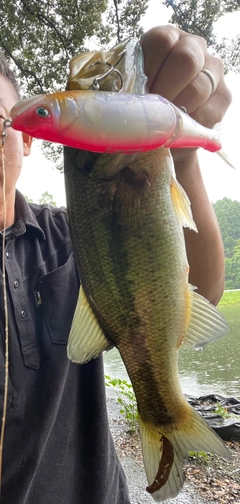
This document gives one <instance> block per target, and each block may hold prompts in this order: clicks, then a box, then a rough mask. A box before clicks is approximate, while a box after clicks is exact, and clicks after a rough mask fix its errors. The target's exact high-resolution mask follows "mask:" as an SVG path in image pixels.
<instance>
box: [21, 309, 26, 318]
mask: <svg viewBox="0 0 240 504" xmlns="http://www.w3.org/2000/svg"><path fill="white" fill-rule="evenodd" d="M26 316H27V313H26V312H25V310H22V311H21V317H22V318H25V317H26Z"/></svg>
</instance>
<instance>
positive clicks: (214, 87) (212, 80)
mask: <svg viewBox="0 0 240 504" xmlns="http://www.w3.org/2000/svg"><path fill="white" fill-rule="evenodd" d="M201 72H202V73H204V74H205V75H207V76H208V78H209V79H210V81H211V84H212V93H211V94H213V93H214V91H216V88H217V84H216V80H215V77H214V75H213V74H212V72H210V70H207V68H202V70H201Z"/></svg>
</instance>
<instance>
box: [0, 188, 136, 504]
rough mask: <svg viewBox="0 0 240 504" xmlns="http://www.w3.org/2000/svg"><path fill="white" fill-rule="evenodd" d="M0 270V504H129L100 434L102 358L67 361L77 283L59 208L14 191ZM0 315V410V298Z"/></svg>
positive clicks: (107, 440) (108, 442) (105, 430)
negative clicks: (2, 420)
mask: <svg viewBox="0 0 240 504" xmlns="http://www.w3.org/2000/svg"><path fill="white" fill-rule="evenodd" d="M6 272H7V290H8V310H9V324H8V325H9V345H10V347H9V359H10V364H9V395H8V409H7V420H6V431H5V438H4V449H3V482H2V499H1V504H129V503H130V501H129V497H128V491H127V489H126V482H125V476H124V474H123V471H122V468H121V466H120V463H119V461H118V459H117V456H116V452H115V448H114V445H113V441H112V438H111V435H110V433H109V427H108V420H107V411H106V401H105V386H104V378H103V362H102V358H98V359H96V360H93V361H91V362H89V363H88V364H85V365H81V366H80V365H77V364H73V363H71V362H70V361H69V360H68V359H67V354H66V344H67V339H68V334H69V330H70V326H71V320H72V316H73V313H74V308H75V305H76V300H77V294H78V287H79V282H78V275H77V272H76V267H75V263H74V257H73V253H72V247H71V241H70V237H69V229H68V224H67V216H66V210H65V209H64V208H60V209H55V208H52V207H50V206H49V205H43V206H42V205H33V204H28V203H27V202H26V201H25V199H24V198H23V196H22V195H21V194H20V193H19V192H17V196H16V221H15V224H14V225H13V227H12V230H11V232H10V234H9V235H8V236H7V240H6ZM0 288H1V291H2V275H1V278H0ZM0 310H1V312H0V333H1V348H0V359H1V362H0V408H1V410H2V405H3V392H4V339H5V330H4V312H3V300H2V295H1V301H0ZM79 337H81V335H79ZM0 413H1V412H0ZM1 416H2V415H1Z"/></svg>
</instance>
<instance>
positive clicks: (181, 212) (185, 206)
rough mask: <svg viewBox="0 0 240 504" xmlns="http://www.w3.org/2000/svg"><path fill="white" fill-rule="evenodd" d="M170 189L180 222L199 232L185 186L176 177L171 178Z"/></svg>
mask: <svg viewBox="0 0 240 504" xmlns="http://www.w3.org/2000/svg"><path fill="white" fill-rule="evenodd" d="M170 191H171V197H172V203H173V207H174V210H175V212H176V216H177V218H178V221H179V224H180V225H181V226H183V227H189V228H190V229H193V230H194V231H196V233H197V226H196V224H195V222H194V220H193V216H192V210H191V204H190V200H189V198H188V196H187V194H186V192H185V191H184V189H183V187H182V186H181V185H180V184H179V182H178V181H177V180H176V179H175V178H174V177H172V179H171V187H170Z"/></svg>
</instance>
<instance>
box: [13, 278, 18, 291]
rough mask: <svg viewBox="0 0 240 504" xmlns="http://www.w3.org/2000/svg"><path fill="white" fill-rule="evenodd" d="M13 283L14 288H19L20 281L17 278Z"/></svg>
mask: <svg viewBox="0 0 240 504" xmlns="http://www.w3.org/2000/svg"><path fill="white" fill-rule="evenodd" d="M13 285H14V288H15V289H17V288H18V287H19V283H18V281H17V280H15V282H14V284H13Z"/></svg>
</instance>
